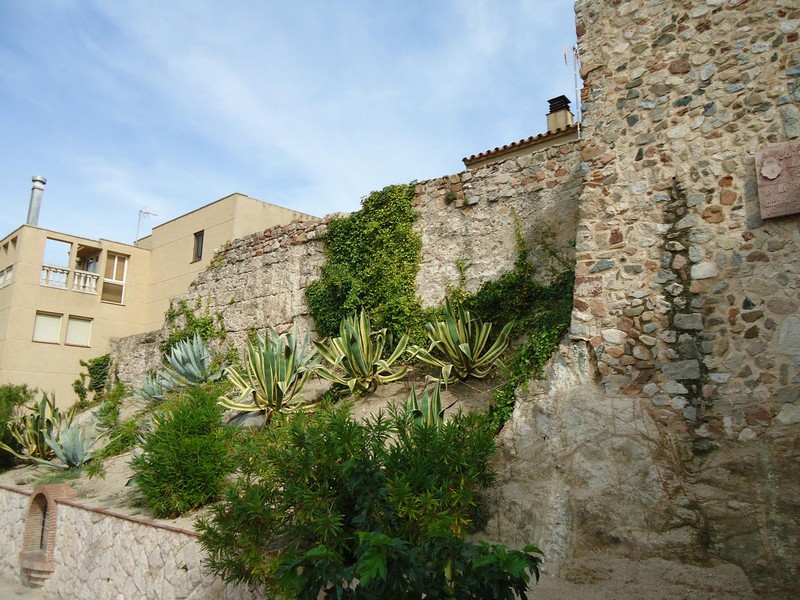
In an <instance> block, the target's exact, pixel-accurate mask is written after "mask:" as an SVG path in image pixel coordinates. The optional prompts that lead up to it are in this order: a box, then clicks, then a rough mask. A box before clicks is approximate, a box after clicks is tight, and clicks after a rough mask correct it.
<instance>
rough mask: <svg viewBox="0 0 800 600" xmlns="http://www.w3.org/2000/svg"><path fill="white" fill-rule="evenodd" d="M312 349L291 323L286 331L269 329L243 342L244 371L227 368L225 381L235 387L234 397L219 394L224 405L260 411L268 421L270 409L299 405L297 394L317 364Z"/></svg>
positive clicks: (298, 406)
mask: <svg viewBox="0 0 800 600" xmlns="http://www.w3.org/2000/svg"><path fill="white" fill-rule="evenodd" d="M316 354H317V352H316V350H315V349H314V348H313V347H312V346H311V344H310V342H309V336H308V334H306V335H305V336H304V337H302V338H301V337H300V334H299V330H298V328H297V325H296V324H295V325H294V326H293V327H292V331H291V332H290V333H285V334H282V335H278V333H277V332H276V331H275V330H274V329H272V328H269V330H268V332H267V335H264V334H263V333H259V334H258V336H257V337H256V339H255V340H253V341H251V342H249V343H248V344H247V365H246V370H245V372H244V373H240V372H239V371H238V370H237V369H235V368H228V369H227V370H226V374H227V377H228V380H229V381H230V382H231V383H233V385H234V386H235V387H236V388H237V389H238V390H239V395H238V397H236V398H234V399H230V398H225V397H222V398H220V399H219V402H220V404H222V406H224V407H225V408H230V409H233V410H238V411H243V412H263V413H264V417H265V419H266V420H269V418H270V417H271V415H272V413H273V412H291V411H296V410H299V409H300V408H302V406H303V404H304V400H303V399H302V397H301V396H300V395H299V394H300V392H301V391H302V389H303V386H305V384H306V381H308V378H309V376H310V375H311V373H312V372H313V370H314V368H315V367H316V365H317V362H318V360H319V359H318V357H317V355H316Z"/></svg>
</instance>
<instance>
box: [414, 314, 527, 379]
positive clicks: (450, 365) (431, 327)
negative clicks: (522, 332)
mask: <svg viewBox="0 0 800 600" xmlns="http://www.w3.org/2000/svg"><path fill="white" fill-rule="evenodd" d="M513 326H514V322H513V321H512V322H510V323H507V324H506V325H505V326H504V327H503V329H501V330H500V333H499V335H498V336H497V339H496V340H495V342H494V344H492V345H491V347H490V348H489V349H488V350H485V348H486V345H487V344H488V342H489V336H490V334H491V331H492V324H491V323H484V322H482V321H481V320H480V319H479V318H478V317H475V316H473V315H472V314H471V313H470V312H469V311H468V310H467V309H465V308H464V307H463V306H462V305H460V304H455V303H453V302H451V301H450V300H449V299H448V300H447V302H446V304H445V311H444V320H443V321H437V322H436V323H426V324H425V331H426V334H427V336H428V339H429V340H430V346H429V347H428V348H427V349H425V348H421V347H419V346H414V347H412V348H411V353H412V356H413V357H414V358H418V359H419V360H421V361H422V362H424V363H427V364H430V365H434V366H437V367H439V368H441V370H442V381H443V382H445V383H452V382H453V381H455V380H461V381H466V380H467V379H468V378H469V377H475V378H478V379H482V378H484V377H486V376H488V375H489V373H491V371H492V369H493V368H494V367H495V365H496V364H497V363H498V362H499V360H500V356H502V354H503V352H505V350H506V348H507V347H508V336H509V334H510V333H511V329H512V328H513Z"/></svg>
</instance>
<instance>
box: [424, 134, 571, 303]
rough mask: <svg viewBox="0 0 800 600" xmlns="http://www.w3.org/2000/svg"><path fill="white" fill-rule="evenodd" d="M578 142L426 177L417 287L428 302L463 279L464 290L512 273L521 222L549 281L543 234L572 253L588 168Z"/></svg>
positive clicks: (542, 274) (532, 255) (438, 299)
mask: <svg viewBox="0 0 800 600" xmlns="http://www.w3.org/2000/svg"><path fill="white" fill-rule="evenodd" d="M577 146H578V144H577V142H566V143H563V144H560V145H558V146H554V147H551V148H548V149H545V150H540V151H538V152H534V153H530V154H526V155H523V156H520V157H516V158H509V159H507V160H504V161H501V162H498V163H494V164H491V165H487V166H484V167H482V168H480V169H475V170H469V171H464V172H462V173H459V174H457V175H451V176H449V177H442V178H440V179H432V180H430V181H425V182H422V183H420V184H419V185H418V186H417V199H416V203H417V210H418V211H419V213H420V218H419V221H417V225H416V229H417V231H419V232H420V234H421V235H422V260H421V262H420V270H419V274H418V275H417V290H418V293H419V295H420V297H421V299H422V304H423V305H424V306H431V305H437V304H439V303H441V302H442V301H443V300H444V297H445V295H446V293H447V289H448V288H453V287H456V286H458V285H459V282H460V278H461V273H460V272H459V268H460V267H461V268H463V274H464V276H465V284H466V286H465V287H466V289H467V290H468V291H471V292H474V291H476V290H477V289H478V288H479V287H480V285H481V284H482V283H484V282H486V281H490V280H493V279H497V278H498V277H499V276H500V275H502V274H503V273H505V272H508V271H510V270H511V269H512V268H513V266H514V260H515V259H516V257H517V252H518V247H517V239H516V233H515V223H519V226H520V228H521V234H522V237H523V239H524V241H525V244H526V245H527V247H528V248H530V250H531V253H530V259H531V260H532V262H533V263H534V264H536V265H538V266H539V267H540V268H539V271H538V273H537V276H540V277H542V278H543V279H546V278H547V276H548V267H550V266H556V265H552V264H551V261H552V259H551V258H550V257H549V256H548V255H547V253H546V251H544V249H543V248H542V244H541V238H542V235H543V234H545V233H546V232H548V231H552V233H554V234H555V238H554V239H553V240H551V242H552V243H553V244H555V245H556V246H557V247H559V248H561V249H563V250H564V251H565V255H566V256H568V257H569V258H570V259H571V258H572V254H571V252H572V245H573V243H574V240H575V225H576V222H577V213H578V196H579V195H580V189H581V182H582V180H583V174H582V172H581V160H580V154H579V153H578V148H577Z"/></svg>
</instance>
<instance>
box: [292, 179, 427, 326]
mask: <svg viewBox="0 0 800 600" xmlns="http://www.w3.org/2000/svg"><path fill="white" fill-rule="evenodd" d="M414 189H415V186H414V184H413V183H412V184H408V185H392V186H388V187H386V188H384V189H383V190H381V191H379V192H373V193H371V194H370V195H369V196H368V197H367V198H365V199H364V200H363V202H362V206H361V210H359V211H357V212H354V213H352V214H351V215H349V216H347V217H344V218H341V219H334V220H332V221H331V222H330V223H329V225H328V231H327V233H326V234H325V256H326V258H327V263H326V264H325V265H323V267H322V275H321V277H320V279H318V280H317V281H314V282H312V284H311V285H310V286H309V287H308V288H307V290H306V300H307V301H308V306H309V309H310V312H311V315H312V316H313V317H314V323H315V325H316V330H317V333H319V334H320V335H321V336H326V337H331V336H334V335H336V332H337V331H338V329H339V324H340V323H341V322H342V320H343V319H344V318H346V317H347V316H348V315H350V314H352V313H353V312H356V311H358V310H361V309H362V308H363V309H365V310H366V311H367V312H368V313H369V315H370V316H371V317H372V319H373V321H374V322H375V325H376V327H380V328H387V329H388V330H389V331H390V332H391V333H392V335H393V336H394V337H395V339H398V338H399V336H400V335H401V334H404V333H409V332H414V331H418V332H420V333H421V325H422V320H421V309H420V305H419V301H418V299H417V297H416V293H415V290H416V284H415V278H416V276H417V271H418V270H419V260H420V256H421V251H422V242H421V239H420V236H419V235H418V234H416V233H414V231H413V229H412V226H413V223H414V220H415V219H416V218H417V213H416V212H415V211H414V209H413V201H414Z"/></svg>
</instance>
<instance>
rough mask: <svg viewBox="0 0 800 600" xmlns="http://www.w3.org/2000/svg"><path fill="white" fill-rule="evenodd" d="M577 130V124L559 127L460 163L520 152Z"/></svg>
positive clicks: (466, 163) (469, 162) (473, 156)
mask: <svg viewBox="0 0 800 600" xmlns="http://www.w3.org/2000/svg"><path fill="white" fill-rule="evenodd" d="M577 130H578V124H577V123H576V124H575V125H568V126H567V127H561V128H560V129H556V130H555V131H547V132H545V133H540V134H539V135H532V136H531V137H529V138H525V139H522V140H519V141H518V142H511V143H510V144H506V145H505V146H500V147H498V148H495V149H494V150H487V151H486V152H481V153H479V154H473V155H472V156H469V157H467V158H463V159H462V161H463V162H464V164H465V165H471V164H472V163H475V162H478V161H481V160H485V159H487V158H492V157H495V156H502V155H503V154H508V153H510V152H514V151H516V150H522V149H523V148H525V147H527V146H532V145H533V144H538V143H539V142H544V141H546V140H547V139H548V138H551V137H552V138H555V137H560V136H563V135H564V134H565V133H570V132H572V131H577Z"/></svg>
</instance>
